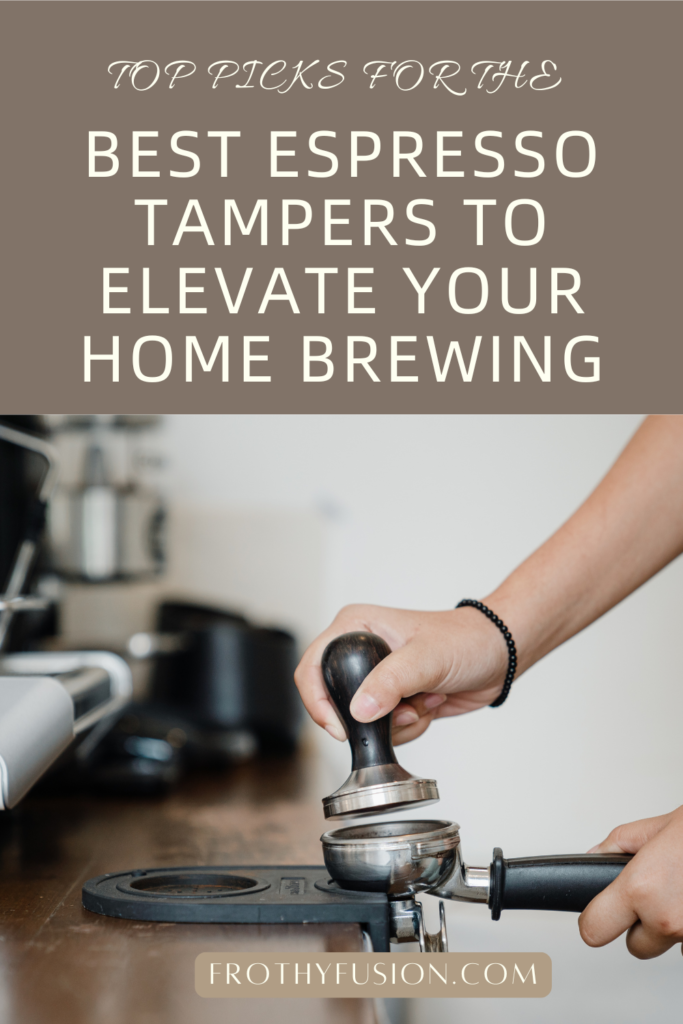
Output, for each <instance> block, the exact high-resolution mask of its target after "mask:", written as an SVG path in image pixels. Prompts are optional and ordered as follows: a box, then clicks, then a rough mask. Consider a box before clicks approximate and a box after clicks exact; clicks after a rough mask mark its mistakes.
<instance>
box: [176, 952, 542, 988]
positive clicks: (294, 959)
mask: <svg viewBox="0 0 683 1024" xmlns="http://www.w3.org/2000/svg"><path fill="white" fill-rule="evenodd" d="M551 988H552V963H551V960H550V957H549V956H548V955H547V953H418V954H414V953H324V954H322V953H321V954H315V955H312V954H302V955H300V956H298V955H297V956H292V955H291V954H290V955H289V956H287V955H286V954H282V953H220V952H219V953H200V955H199V956H198V957H197V959H196V961H195V989H196V991H197V993H198V994H199V995H200V996H205V997H206V998H212V999H249V998H259V999H263V998H278V999H282V998H288V997H289V998H292V997H296V998H299V999H300V998H302V997H305V998H311V999H313V998H315V999H321V998H323V999H349V998H356V999H357V998H373V999H376V998H391V999H416V998H419V999H430V998H435V999H458V998H460V999H473V998H483V999H542V998H543V997H544V996H547V995H549V993H550V990H551Z"/></svg>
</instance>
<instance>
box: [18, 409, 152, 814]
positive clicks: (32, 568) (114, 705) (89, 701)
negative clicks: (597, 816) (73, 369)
mask: <svg viewBox="0 0 683 1024" xmlns="http://www.w3.org/2000/svg"><path fill="white" fill-rule="evenodd" d="M58 475H59V459H58V456H57V452H56V450H55V448H54V447H53V445H52V444H50V443H49V441H48V440H47V437H46V429H45V425H44V424H43V422H42V421H41V420H40V419H39V418H37V417H3V418H0V588H1V590H0V810H6V809H8V808H11V807H14V806H15V804H16V803H18V801H19V800H21V798H22V797H23V796H24V795H25V794H26V793H27V792H28V790H29V789H30V788H31V787H32V786H33V785H34V784H35V782H37V780H38V779H39V778H40V777H41V776H42V775H43V774H44V773H45V772H46V771H47V770H48V769H49V768H50V767H51V766H52V765H53V764H54V763H55V762H57V761H58V760H59V759H60V758H62V757H63V756H65V755H66V753H67V751H69V750H72V749H74V748H77V747H79V746H80V744H81V743H82V742H84V741H86V740H87V739H89V738H91V737H92V735H93V733H96V730H97V728H98V726H101V724H102V723H105V724H107V723H110V722H113V721H114V718H115V716H116V715H117V714H118V713H120V711H121V710H122V708H123V707H124V706H125V705H126V704H127V702H128V701H129V700H130V696H131V691H132V686H131V674H130V670H129V668H128V665H127V664H126V662H125V661H124V660H123V659H122V658H120V657H118V656H117V655H116V654H114V653H112V652H110V651H66V650H53V651H51V650H42V649H41V647H42V646H43V644H44V642H45V641H46V640H47V639H48V638H49V637H50V636H52V635H54V634H55V633H56V632H57V630H58V610H57V607H56V597H57V595H56V593H55V588H54V576H53V574H52V573H51V572H50V570H49V566H48V564H47V562H46V558H45V543H44V542H45V525H46V518H47V512H48V505H49V502H50V499H51V498H52V497H53V495H54V492H55V488H56V486H57V481H58Z"/></svg>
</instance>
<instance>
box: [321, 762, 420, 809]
mask: <svg viewBox="0 0 683 1024" xmlns="http://www.w3.org/2000/svg"><path fill="white" fill-rule="evenodd" d="M438 799H439V790H438V787H437V785H436V781H435V780H434V779H418V778H416V777H415V776H414V775H411V774H410V772H407V771H406V770H405V768H401V766H400V764H381V765H375V766H374V767H373V768H360V769H358V770H357V771H355V772H351V774H350V775H349V777H348V779H347V780H346V782H345V783H344V785H343V786H340V787H339V789H337V790H336V791H335V792H334V793H332V794H331V795H330V796H326V797H325V799H324V800H323V810H324V812H325V817H326V818H362V817H367V816H368V815H370V814H386V813H387V812H389V811H398V810H400V809H401V808H403V807H415V806H417V805H425V804H434V803H436V802H437V800H438Z"/></svg>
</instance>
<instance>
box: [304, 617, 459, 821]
mask: <svg viewBox="0 0 683 1024" xmlns="http://www.w3.org/2000/svg"><path fill="white" fill-rule="evenodd" d="M390 653H391V651H390V649H389V646H388V644H387V643H385V641H384V640H383V639H382V638H381V637H380V636H376V635H375V634H374V633H365V632H356V633H344V634H343V635H342V636H338V637H336V638H335V639H334V640H332V641H331V642H330V643H329V644H328V645H327V647H326V648H325V651H324V653H323V657H322V673H323V680H324V682H325V689H326V690H327V693H328V696H329V698H330V700H331V701H332V703H333V704H334V706H335V708H336V709H337V712H338V714H339V717H340V718H341V719H342V721H343V723H344V725H345V727H346V732H347V735H348V737H349V745H350V747H351V757H352V762H351V774H350V775H349V777H348V779H347V780H346V782H345V783H344V785H343V786H340V787H339V789H338V790H336V792H334V793H332V795H331V796H327V797H325V799H324V800H323V808H324V811H325V817H326V818H354V817H362V816H364V815H369V814H384V813H386V812H388V811H396V810H399V809H401V808H403V807H413V806H416V805H417V804H433V803H436V801H437V800H438V799H439V790H438V789H437V785H436V782H435V781H434V779H418V778H416V777H415V776H414V775H411V774H410V772H407V771H406V770H405V768H401V766H400V764H399V763H398V761H397V760H396V755H395V754H394V748H393V746H392V743H391V717H392V713H391V712H390V713H389V714H388V715H385V716H384V717H383V718H380V719H378V720H377V721H376V722H369V723H363V722H357V721H356V719H355V718H354V717H353V716H352V714H351V711H350V710H349V708H350V704H351V701H352V699H353V697H354V694H355V693H356V690H357V689H358V688H359V686H360V685H361V683H362V682H363V680H364V679H365V677H366V676H367V675H368V674H369V673H370V672H371V671H372V669H373V668H374V667H375V665H378V664H379V663H380V661H382V659H383V658H386V656H387V655H388V654H390Z"/></svg>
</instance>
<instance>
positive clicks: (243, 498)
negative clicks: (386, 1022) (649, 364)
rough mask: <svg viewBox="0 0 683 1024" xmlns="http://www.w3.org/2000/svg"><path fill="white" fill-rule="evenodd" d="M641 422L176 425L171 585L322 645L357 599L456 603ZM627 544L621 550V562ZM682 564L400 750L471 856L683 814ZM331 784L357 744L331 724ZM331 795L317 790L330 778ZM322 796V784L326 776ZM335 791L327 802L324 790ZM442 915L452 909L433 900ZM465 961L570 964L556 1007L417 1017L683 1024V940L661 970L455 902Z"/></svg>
mask: <svg viewBox="0 0 683 1024" xmlns="http://www.w3.org/2000/svg"><path fill="white" fill-rule="evenodd" d="M638 422H639V417H635V416H557V417H554V416H504V417H495V416H481V417H470V416H424V417H422V416H410V417H408V416H406V417H391V416H381V417H380V416H377V417H373V416H329V417H327V416H301V417H297V416H287V417H281V416H272V417H267V416H259V417H256V416H255V417H248V416H229V415H226V416H222V417H220V416H213V417H209V416H207V417H204V416H171V417H168V418H167V419H166V420H165V423H164V427H163V433H162V438H161V440H162V443H163V446H164V447H165V449H166V451H167V453H168V457H169V460H170V465H169V473H168V484H169V489H170V494H169V496H170V498H171V501H172V505H173V507H174V509H175V527H174V538H175V549H176V555H175V562H174V565H173V566H172V568H171V573H170V577H169V580H168V581H167V583H166V584H165V587H166V588H169V589H173V587H174V586H175V585H176V584H178V585H179V586H180V585H185V586H187V585H189V587H190V589H195V590H196V591H197V592H198V593H200V592H201V593H206V592H210V593H211V595H212V596H213V597H214V598H215V599H217V600H222V601H225V602H228V603H232V604H237V605H239V606H241V607H243V608H244V609H245V610H246V611H247V612H249V613H250V614H252V615H254V616H256V617H259V618H263V619H266V620H271V621H274V620H277V621H283V622H285V623H288V624H289V625H291V626H293V627H294V628H296V629H297V631H298V634H299V636H300V638H301V640H302V641H304V642H305V641H308V640H309V639H310V638H312V637H313V636H314V635H315V634H316V633H317V632H318V631H319V630H320V629H322V628H323V627H324V626H326V625H327V624H328V622H329V621H330V619H331V618H332V617H333V615H334V613H335V612H336V611H337V610H338V608H339V607H340V606H341V605H343V604H345V603H347V602H351V601H369V602H376V603H383V604H390V605H396V606H404V607H419V608H446V607H451V606H453V605H454V604H455V603H456V602H457V601H458V600H459V599H460V598H461V597H464V596H471V597H478V596H481V595H482V594H485V593H486V592H487V591H489V590H490V589H492V588H493V587H494V586H495V584H496V583H497V582H499V581H500V580H501V579H502V578H503V577H504V576H505V575H506V574H507V573H508V572H509V571H510V570H511V569H512V568H513V567H514V566H515V565H516V564H517V563H518V562H519V561H520V560H522V559H523V558H524V557H525V556H526V555H527V554H528V553H529V552H530V551H531V550H532V549H533V548H534V547H535V546H537V545H538V544H539V543H540V542H541V541H542V540H543V539H544V538H545V537H547V536H548V535H549V534H550V533H551V532H552V531H553V530H554V529H555V528H556V527H557V526H558V525H559V524H560V523H561V522H562V521H563V519H564V518H566V517H567V516H568V515H569V514H570V513H571V512H572V510H573V509H574V508H575V507H576V506H577V505H578V504H579V503H580V502H581V501H582V500H583V499H584V498H585V496H586V495H587V494H588V492H589V491H590V490H591V489H592V487H593V486H594V485H595V484H596V483H597V481H598V480H599V478H600V477H601V475H602V474H603V473H604V471H605V470H606V469H607V467H608V466H609V464H610V463H611V462H612V460H613V459H614V458H615V456H616V455H617V454H618V452H619V450H620V448H621V447H622V446H623V445H624V443H625V442H626V441H627V439H628V437H629V436H630V435H631V433H632V432H633V430H634V429H635V428H636V427H637V424H638ZM627 556H628V553H627V552H625V553H624V557H627ZM682 607H683V564H674V565H672V566H671V567H670V568H669V569H667V570H665V571H664V572H663V573H661V574H660V575H659V576H658V577H657V578H656V579H654V580H653V581H651V582H650V583H649V584H647V585H646V586H645V587H643V588H642V589H641V590H640V591H639V592H638V593H637V594H635V595H634V596H632V597H631V598H630V599H629V600H627V601H626V602H624V604H622V605H621V606H620V607H619V608H618V609H616V610H614V611H613V612H612V613H610V614H609V615H608V616H606V617H605V618H604V619H603V620H602V621H601V622H599V623H597V624H595V625H594V626H593V627H591V628H590V629H588V630H587V631H586V632H585V633H584V634H583V635H581V636H580V637H578V638H575V639H574V640H573V641H571V642H570V643H568V644H567V645H565V646H564V647H562V648H561V649H560V650H558V651H556V652H554V653H553V654H552V655H551V656H549V657H548V658H546V659H545V660H544V661H543V662H541V663H540V664H539V665H537V666H536V667H535V668H534V669H533V670H531V671H530V672H529V673H528V674H527V675H526V676H524V677H523V678H522V679H521V680H520V681H519V682H518V683H516V684H515V687H514V689H513V693H512V696H511V699H510V700H509V701H508V704H506V706H505V707H504V708H503V709H501V710H497V711H489V710H488V709H485V710H483V711H481V712H479V713H477V714H474V715H471V716H463V717H461V718H458V719H456V720H445V721H442V722H439V723H437V725H436V726H434V727H432V728H431V729H430V731H429V733H428V734H427V736H426V737H424V738H422V739H420V740H418V741H417V742H415V743H413V744H411V745H408V746H406V747H402V748H401V749H400V760H401V762H402V763H403V764H404V765H405V767H406V768H408V769H409V770H411V771H414V772H416V773H419V774H421V775H426V776H428V777H433V778H436V779H437V780H438V781H439V785H440V789H441V794H442V800H441V803H440V805H439V808H438V810H437V813H438V814H439V815H440V816H443V817H446V818H452V819H454V820H456V821H459V822H460V824H461V826H462V838H463V847H464V851H465V855H466V858H467V859H468V860H469V862H470V863H480V864H486V863H488V861H489V859H490V853H491V849H492V847H493V846H494V845H500V846H502V847H503V850H504V852H505V853H506V854H507V855H508V856H524V855H530V854H534V853H560V852H576V851H581V850H585V849H587V848H588V847H590V846H591V845H593V844H594V843H595V842H598V841H599V840H600V839H602V838H603V837H604V836H605V835H606V833H607V832H608V831H609V830H610V828H611V827H612V826H614V825H616V824H618V823H619V822H621V821H626V820H631V819H634V818H638V817H644V816H648V815H653V814H658V813H661V812H663V811H666V810H669V809H672V808H673V807H674V806H677V805H678V804H679V803H680V802H681V778H682V777H683V745H682V744H681V741H680V730H681V721H682V719H683V686H682V685H681V682H682V678H681V677H682V675H683V672H682V669H681V656H682V655H681V630H680V611H681V608H682ZM316 733H317V734H318V742H319V743H320V745H321V748H322V750H323V752H324V756H325V758H326V760H327V761H328V764H329V770H330V777H331V778H332V779H333V780H334V782H333V785H334V786H336V785H337V784H339V783H340V782H341V781H342V780H343V778H344V777H345V773H346V772H347V770H348V763H349V759H348V756H347V752H346V749H345V745H344V746H342V745H341V744H337V743H336V742H335V741H334V740H332V739H331V738H329V737H328V736H327V735H326V734H324V733H322V732H321V731H320V730H316ZM321 785H322V783H321ZM325 785H328V780H325ZM322 795H323V792H322V791H321V796H322ZM426 906H427V912H428V914H429V915H430V917H431V920H432V922H435V920H436V910H437V907H436V901H435V900H430V899H429V898H427V899H426ZM448 916H449V931H450V936H451V948H453V949H468V950H486V949H489V950H495V949H510V950H514V949H520V950H522V949H526V950H543V951H546V952H548V953H549V954H550V955H551V956H552V957H553V961H554V971H555V982H554V991H553V994H552V995H551V996H550V997H549V998H548V999H546V1000H541V1001H538V1002H536V1001H528V1000H522V1001H519V1002H517V1001H505V1002H496V1001H489V1000H484V1001H479V1000H461V1001H458V1002H453V1001H451V1000H438V999H435V1000H420V1001H416V1002H415V1003H413V1004H412V1007H411V1014H412V1018H411V1019H412V1021H413V1024H437V1022H439V1024H440V1022H441V1021H444V1022H445V1021H446V1020H448V1021H459V1022H462V1024H470V1022H487V1024H489V1022H490V1024H497V1022H505V1024H517V1022H519V1024H522V1022H524V1024H533V1022H537V1021H538V1022H544V1024H547V1022H550V1021H552V1022H553V1024H565V1022H566V1024H569V1022H570V1021H571V1022H572V1024H575V1020H576V1018H577V1016H581V1018H582V1019H583V1020H584V1021H585V1022H587V1024H591V1022H593V1021H596V1022H597V1021H604V1020H619V1021H620V1024H636V1022H638V1024H640V1022H642V1021H643V1020H644V1019H657V1020H674V1019H677V1012H678V1008H679V1006H680V995H681V963H680V952H679V951H678V949H675V950H673V951H671V952H670V953H669V954H667V955H666V956H665V957H663V958H661V959H659V960H656V961H652V962H649V963H640V962H638V961H635V960H633V959H632V958H631V957H629V956H628V954H627V952H626V950H625V948H624V946H623V940H619V941H618V942H617V943H615V944H614V946H613V947H609V948H607V949H605V950H600V951H595V950H589V949H588V948H587V947H585V946H583V944H582V943H581V941H580V938H579V935H578V930H577V927H576V917H575V916H574V915H563V914H540V913H532V912H519V911H517V912H507V914H503V918H502V921H501V922H500V923H498V924H494V923H492V922H491V921H490V918H489V916H488V912H487V911H486V910H485V909H483V908H478V907H474V908H468V907H462V906H459V905H457V904H453V905H452V906H451V907H449V908H448Z"/></svg>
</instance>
